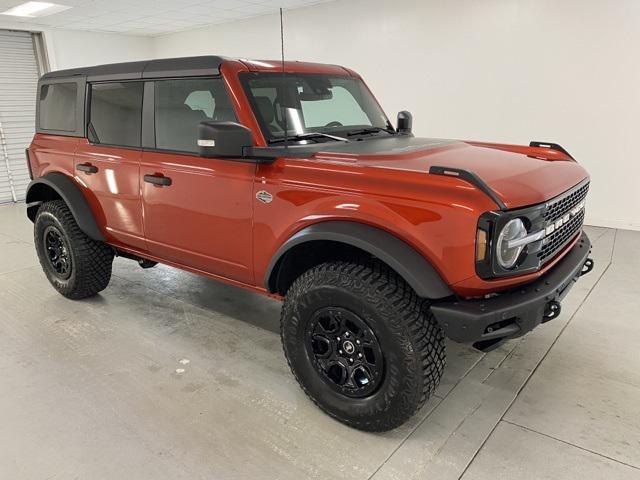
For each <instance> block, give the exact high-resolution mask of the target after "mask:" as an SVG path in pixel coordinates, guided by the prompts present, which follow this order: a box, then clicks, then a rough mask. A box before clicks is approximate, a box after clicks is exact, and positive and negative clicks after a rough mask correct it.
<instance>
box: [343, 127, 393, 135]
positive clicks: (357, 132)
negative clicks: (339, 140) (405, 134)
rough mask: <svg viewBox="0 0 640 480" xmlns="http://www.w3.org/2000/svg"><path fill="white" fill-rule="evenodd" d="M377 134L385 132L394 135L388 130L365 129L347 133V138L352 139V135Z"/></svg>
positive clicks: (377, 128) (380, 128)
mask: <svg viewBox="0 0 640 480" xmlns="http://www.w3.org/2000/svg"><path fill="white" fill-rule="evenodd" d="M378 132H387V133H389V134H391V135H393V134H395V133H396V132H395V130H391V129H389V128H382V127H367V128H361V129H359V130H351V131H350V132H349V133H347V137H352V136H354V135H368V134H370V133H378Z"/></svg>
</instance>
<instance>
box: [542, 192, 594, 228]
mask: <svg viewBox="0 0 640 480" xmlns="http://www.w3.org/2000/svg"><path fill="white" fill-rule="evenodd" d="M588 191H589V183H585V184H584V185H582V186H581V187H578V188H577V189H576V190H574V191H572V192H569V193H567V194H564V195H561V196H560V198H559V199H557V200H551V201H550V202H549V203H547V210H546V211H545V213H544V221H545V222H555V221H556V220H557V219H559V218H560V217H562V216H563V215H564V214H565V213H567V212H568V211H570V210H571V209H572V208H573V207H575V206H576V205H578V204H579V203H580V202H581V201H582V200H584V199H585V197H586V196H587V192H588Z"/></svg>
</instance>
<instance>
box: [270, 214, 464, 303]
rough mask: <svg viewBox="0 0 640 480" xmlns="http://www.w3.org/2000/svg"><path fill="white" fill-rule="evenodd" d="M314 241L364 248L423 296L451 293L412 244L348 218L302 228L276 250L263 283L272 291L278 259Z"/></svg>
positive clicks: (438, 296)
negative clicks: (326, 241)
mask: <svg viewBox="0 0 640 480" xmlns="http://www.w3.org/2000/svg"><path fill="white" fill-rule="evenodd" d="M316 240H330V241H335V242H339V243H344V244H347V245H351V246H354V247H357V248H359V249H361V250H364V251H366V252H368V253H370V254H371V255H373V256H375V257H377V258H379V259H380V260H381V261H382V262H384V263H386V264H387V265H388V266H389V267H391V268H392V269H393V270H394V271H395V272H396V273H397V274H398V275H400V276H401V277H402V278H403V279H404V280H405V281H406V282H407V283H408V284H409V285H410V286H411V288H413V289H414V291H415V292H416V294H418V295H419V296H420V297H423V298H429V299H433V300H435V299H439V298H445V297H449V296H451V295H453V294H454V293H453V292H452V291H451V289H450V288H449V287H448V286H447V284H446V283H445V282H444V280H443V279H442V277H440V275H439V274H438V272H437V271H436V270H435V268H433V265H431V263H430V262H429V261H428V260H427V259H426V258H425V257H424V256H423V255H421V254H420V253H418V252H417V251H416V250H415V249H414V248H413V247H412V246H411V245H409V244H408V243H406V242H404V241H403V240H401V239H400V238H398V237H396V236H394V235H392V234H390V233H388V232H386V231H384V230H382V229H380V228H376V227H372V226H370V225H366V224H364V223H358V222H350V221H326V222H320V223H316V224H313V225H310V226H308V227H306V228H303V229H302V230H300V231H299V232H297V233H296V234H294V235H293V236H291V237H290V238H289V239H288V240H287V241H286V242H285V243H284V244H283V245H282V246H281V247H280V248H279V249H278V250H277V252H276V253H275V255H274V256H273V257H272V259H271V262H270V263H269V266H268V268H267V272H266V274H265V281H264V285H265V287H266V289H267V291H269V292H271V293H273V291H274V289H273V288H272V286H273V283H272V281H271V280H272V277H273V275H274V273H276V274H277V272H274V269H275V268H276V266H277V265H278V262H279V261H280V259H282V258H283V256H284V255H285V254H286V253H287V252H288V251H289V250H291V249H292V248H293V247H295V246H297V245H300V244H302V243H306V242H312V241H316Z"/></svg>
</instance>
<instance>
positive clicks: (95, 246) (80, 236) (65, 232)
mask: <svg viewBox="0 0 640 480" xmlns="http://www.w3.org/2000/svg"><path fill="white" fill-rule="evenodd" d="M51 228H54V229H56V230H57V231H58V232H60V233H61V236H62V239H63V241H64V243H65V247H66V249H67V250H68V255H69V257H70V264H71V268H70V270H71V271H70V274H68V278H61V276H60V275H59V274H57V273H56V271H55V268H54V267H53V265H52V264H51V262H50V261H49V258H48V253H47V249H46V246H45V238H44V237H45V231H47V229H51ZM34 241H35V245H36V251H37V252H38V259H39V260H40V265H41V266H42V269H43V270H44V273H45V275H46V276H47V279H48V280H49V282H50V283H51V285H53V288H55V289H56V290H57V291H58V292H59V293H61V294H62V295H64V296H65V297H67V298H70V299H73V300H80V299H83V298H87V297H91V296H93V295H96V294H97V293H98V292H101V291H102V290H104V289H105V288H107V285H109V281H110V280H111V267H112V264H113V257H114V252H113V249H112V248H111V247H109V246H108V245H106V244H104V243H102V242H98V241H95V240H93V239H91V238H89V237H88V236H87V235H85V234H84V232H82V230H80V227H78V224H77V223H76V221H75V219H74V218H73V215H72V214H71V211H70V210H69V207H68V206H67V204H66V203H65V202H64V201H62V200H54V201H51V202H46V203H44V204H42V205H41V206H40V208H39V209H38V213H37V215H36V219H35V225H34Z"/></svg>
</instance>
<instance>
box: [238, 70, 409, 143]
mask: <svg viewBox="0 0 640 480" xmlns="http://www.w3.org/2000/svg"><path fill="white" fill-rule="evenodd" d="M238 77H239V80H240V84H241V85H242V88H243V92H244V94H245V97H246V99H247V101H248V103H249V106H250V107H251V111H252V113H253V116H254V117H255V119H256V121H257V123H258V125H259V127H260V131H261V133H262V135H263V137H264V139H265V141H266V143H267V145H270V144H279V143H282V142H283V141H284V138H285V135H284V133H283V134H282V135H274V134H273V132H272V131H271V129H270V128H269V127H268V126H267V124H266V123H265V119H264V118H263V116H262V113H261V112H260V109H259V108H258V105H257V102H256V100H255V97H254V94H253V91H252V88H251V85H250V81H251V79H252V78H256V77H258V78H260V77H263V78H264V77H275V78H282V77H285V78H287V77H288V78H292V77H293V78H300V77H302V78H304V77H326V78H328V79H347V80H351V81H353V82H355V83H356V84H357V85H358V87H359V88H360V89H361V94H362V95H366V96H367V101H368V102H369V106H370V107H371V108H374V109H375V110H376V112H375V113H376V114H377V115H379V117H380V119H383V120H384V125H382V124H377V125H375V124H374V125H369V124H361V125H346V126H336V127H326V126H320V127H305V128H304V130H303V131H298V132H296V131H295V130H294V129H293V128H291V127H290V126H289V124H287V139H288V141H289V142H291V143H294V144H308V143H316V142H317V141H319V140H318V139H313V140H310V139H302V138H298V139H296V138H295V137H296V134H300V133H301V134H302V136H304V135H305V134H310V133H320V134H326V135H328V136H326V137H323V138H321V139H320V141H322V142H338V141H341V140H337V139H332V138H331V136H337V137H346V136H349V137H350V138H351V137H352V135H350V134H349V132H355V131H360V130H365V129H375V128H379V129H380V132H383V133H384V132H386V133H384V135H385V136H386V135H389V134H393V135H395V134H396V131H395V129H394V127H393V125H392V124H391V122H390V121H389V118H388V117H387V115H386V113H385V112H384V110H383V109H382V107H381V106H380V104H379V103H378V100H377V99H376V97H375V96H374V95H373V93H372V92H371V90H369V88H368V87H367V85H366V84H365V83H364V81H363V80H362V79H361V78H360V77H357V76H353V75H349V74H345V75H340V74H335V73H296V72H286V73H282V72H276V71H273V72H241V73H240V74H239V75H238ZM354 100H355V101H356V102H357V103H358V105H359V106H360V108H361V109H362V111H363V113H364V114H365V115H366V116H367V118H368V119H369V121H370V122H372V120H371V118H370V116H369V114H368V113H367V112H366V110H365V109H364V108H363V106H362V105H361V104H360V102H358V99H357V98H356V97H355V96H354ZM372 123H373V122H372ZM361 135H362V137H361V138H358V140H363V139H367V138H374V137H376V136H377V135H372V134H371V132H369V133H363V134H361Z"/></svg>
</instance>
